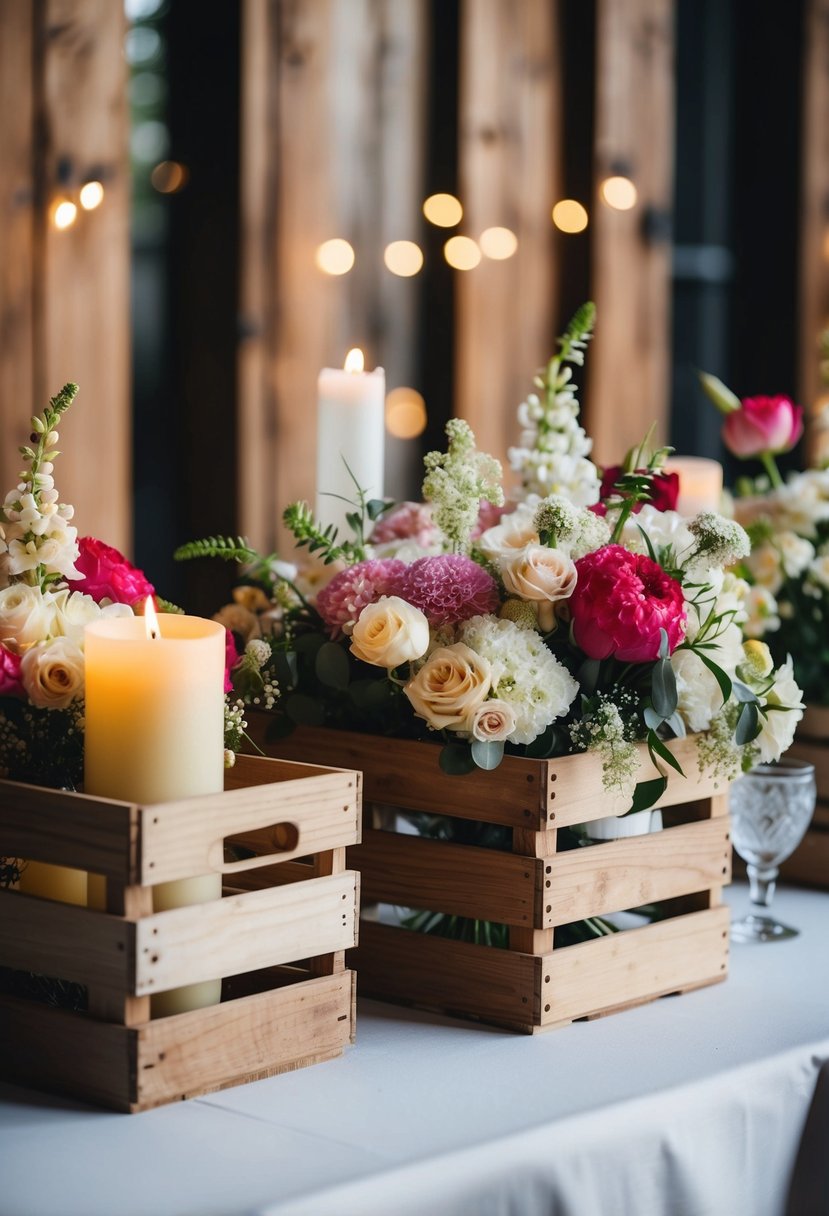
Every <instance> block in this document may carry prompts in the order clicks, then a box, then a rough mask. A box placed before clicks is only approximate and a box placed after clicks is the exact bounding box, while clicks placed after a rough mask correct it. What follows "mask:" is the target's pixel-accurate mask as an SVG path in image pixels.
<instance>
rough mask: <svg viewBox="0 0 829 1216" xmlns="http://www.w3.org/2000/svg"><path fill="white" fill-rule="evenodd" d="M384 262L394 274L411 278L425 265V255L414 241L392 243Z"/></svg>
mask: <svg viewBox="0 0 829 1216" xmlns="http://www.w3.org/2000/svg"><path fill="white" fill-rule="evenodd" d="M383 261H384V262H385V263H386V267H387V269H388V270H390V271H391V272H392V274H398V275H400V276H401V277H402V278H409V277H410V276H411V275H413V274H417V272H418V271H419V270H420V268H421V266H422V265H423V253H422V251H421V248H420V246H419V245H416V244H415V242H414V241H392V242H391V244H390V245H387V246H386V249H385V252H384V253H383Z"/></svg>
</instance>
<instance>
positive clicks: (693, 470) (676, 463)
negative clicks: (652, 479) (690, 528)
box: [665, 456, 723, 518]
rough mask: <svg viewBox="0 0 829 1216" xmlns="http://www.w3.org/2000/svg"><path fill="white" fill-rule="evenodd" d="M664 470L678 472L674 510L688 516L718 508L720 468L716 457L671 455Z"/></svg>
mask: <svg viewBox="0 0 829 1216" xmlns="http://www.w3.org/2000/svg"><path fill="white" fill-rule="evenodd" d="M665 472H666V473H678V474H679V498H678V500H677V504H676V509H677V511H678V512H679V513H680V515H686V516H688V517H689V518H690V517H691V516H693V515H698V514H699V513H700V511H719V510H720V508H721V506H722V489H723V470H722V465H721V464H719V463H718V462H717V461H716V460H708V459H707V458H706V457H704V456H671V457H670V459H669V460H668V461H667V463H666V465H665Z"/></svg>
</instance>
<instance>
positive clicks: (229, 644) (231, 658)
mask: <svg viewBox="0 0 829 1216" xmlns="http://www.w3.org/2000/svg"><path fill="white" fill-rule="evenodd" d="M238 662H239V652H238V650H237V649H236V642H235V640H234V637H233V633H232V632H231V630H230V629H225V692H233V681H232V680H231V678H230V673H231V672H232V671H233V668H234V667H235V666H236V664H237V663H238Z"/></svg>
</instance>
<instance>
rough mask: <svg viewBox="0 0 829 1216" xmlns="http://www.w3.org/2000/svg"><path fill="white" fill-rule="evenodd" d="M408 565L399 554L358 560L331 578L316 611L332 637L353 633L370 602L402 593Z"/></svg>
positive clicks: (321, 594)
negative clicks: (369, 559) (398, 557)
mask: <svg viewBox="0 0 829 1216" xmlns="http://www.w3.org/2000/svg"><path fill="white" fill-rule="evenodd" d="M406 569H407V567H406V563H405V562H400V561H398V560H397V558H394V557H386V558H377V559H375V560H374V561H368V562H357V563H356V565H354V566H349V567H348V569H347V570H343V571H342V573H341V574H338V575H337V576H336V578H332V580H331V582H330V583H328V585H327V586H325V587H323V589H322V591H320V593H319V595H318V596H317V612H318V613H319V614H320V616H321V617H322V619H323V620H324V621H325V623H326V625H327V626H328V628H329V630H330V632H331V637H332V638H338V637H340V636H341V635H342V634H343V633H349V634H350V633H351V630H352V629H353V627H354V625H355V624H356V622H357V618H358V617H359V615H360V613H361V612H362V611H363V609H364V608H365V607H366V605H367V604H374V603H376V601H377V600H379V599H380V598H381V597H382V596H384V595H403V593H402V591H400V585H401V582H402V580H403V577H404V575H405V574H406ZM403 598H404V599H405V596H403Z"/></svg>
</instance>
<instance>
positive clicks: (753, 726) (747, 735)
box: [734, 701, 760, 747]
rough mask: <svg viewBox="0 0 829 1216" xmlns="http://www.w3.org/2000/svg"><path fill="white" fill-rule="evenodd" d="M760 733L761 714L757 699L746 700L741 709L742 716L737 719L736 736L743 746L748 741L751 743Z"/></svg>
mask: <svg viewBox="0 0 829 1216" xmlns="http://www.w3.org/2000/svg"><path fill="white" fill-rule="evenodd" d="M759 733H760V714H759V711H758V709H757V702H756V701H744V702H743V705H742V708H741V710H740V716H739V718H738V719H737V728H736V730H735V731H734V738H735V740H736V742H737V743H739V745H740V746H741V747H742V746H743V745H744V744H746V743H751V742H752V741H753V740H754V739H756V738H757V736H758V735H759Z"/></svg>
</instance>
